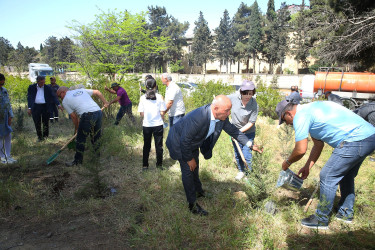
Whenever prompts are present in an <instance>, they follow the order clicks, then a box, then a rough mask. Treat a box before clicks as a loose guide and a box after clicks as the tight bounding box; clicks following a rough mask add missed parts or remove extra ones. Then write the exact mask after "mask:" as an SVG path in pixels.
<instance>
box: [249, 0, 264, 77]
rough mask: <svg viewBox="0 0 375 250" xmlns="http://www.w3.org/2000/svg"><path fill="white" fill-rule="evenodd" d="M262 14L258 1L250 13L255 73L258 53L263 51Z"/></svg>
mask: <svg viewBox="0 0 375 250" xmlns="http://www.w3.org/2000/svg"><path fill="white" fill-rule="evenodd" d="M262 37H263V29H262V15H261V13H260V10H259V7H258V3H257V1H255V2H254V4H253V5H252V6H251V15H250V30H249V52H250V53H251V54H252V58H253V73H256V70H255V60H256V59H257V58H258V53H260V52H261V51H262V43H261V42H262Z"/></svg>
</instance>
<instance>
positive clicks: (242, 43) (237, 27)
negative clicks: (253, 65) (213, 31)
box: [232, 2, 251, 73]
mask: <svg viewBox="0 0 375 250" xmlns="http://www.w3.org/2000/svg"><path fill="white" fill-rule="evenodd" d="M250 15H251V8H250V7H249V6H247V5H246V4H244V3H243V2H242V3H241V5H240V6H239V7H238V9H237V12H236V14H235V15H234V17H233V21H232V25H233V39H234V40H235V47H234V53H233V57H234V58H235V60H237V61H238V69H237V73H240V63H241V61H243V60H246V72H249V59H250V55H249V43H248V40H249V29H250Z"/></svg>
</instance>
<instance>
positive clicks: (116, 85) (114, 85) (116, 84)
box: [111, 82, 120, 88]
mask: <svg viewBox="0 0 375 250" xmlns="http://www.w3.org/2000/svg"><path fill="white" fill-rule="evenodd" d="M118 86H120V84H118V83H117V82H114V83H112V84H111V88H114V87H118Z"/></svg>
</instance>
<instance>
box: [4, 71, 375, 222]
mask: <svg viewBox="0 0 375 250" xmlns="http://www.w3.org/2000/svg"><path fill="white" fill-rule="evenodd" d="M161 80H162V82H163V84H164V85H166V92H165V100H164V99H163V96H161V95H160V94H159V93H158V90H157V84H156V80H155V79H154V78H153V77H152V76H150V75H149V76H147V77H146V81H145V87H146V90H145V91H143V92H144V95H142V96H141V98H140V102H139V106H138V112H139V113H140V116H141V117H142V118H143V124H142V125H143V138H144V145H143V170H148V168H149V154H150V149H151V141H152V137H154V141H155V149H156V167H158V168H162V165H163V130H164V127H165V123H164V119H165V114H166V113H167V112H168V116H169V126H170V129H169V134H168V137H167V140H166V146H167V148H168V150H169V154H170V157H171V158H172V159H174V160H178V161H179V164H180V168H181V173H182V184H183V187H184V190H185V195H186V198H187V202H188V208H189V210H190V211H191V212H192V213H194V214H199V215H204V216H206V215H208V212H207V211H206V210H205V209H204V208H202V207H201V206H200V205H199V204H198V203H197V198H199V197H205V196H207V192H205V190H204V189H203V187H202V183H201V181H200V178H199V152H201V153H202V155H203V156H204V158H205V159H210V158H211V157H212V150H213V148H214V146H215V144H216V142H217V140H218V138H219V136H220V134H221V132H222V130H224V131H225V132H226V133H227V134H229V135H230V136H231V137H232V139H233V148H234V153H235V158H236V161H237V166H238V171H239V172H238V174H237V176H236V177H235V179H237V180H241V179H242V178H246V175H248V174H250V173H251V171H252V168H251V159H252V151H257V152H259V153H262V149H261V148H260V147H259V146H257V145H254V143H253V141H254V138H255V132H256V126H255V123H256V120H257V116H258V111H259V107H258V104H257V102H256V99H255V98H254V95H255V94H256V88H255V85H254V83H253V82H252V81H249V80H245V81H243V82H242V84H241V87H240V90H239V91H238V92H236V93H234V94H231V95H229V96H225V95H218V96H216V97H215V98H214V100H213V101H212V103H211V104H207V105H205V106H202V107H199V108H197V109H195V110H193V111H191V112H189V113H188V114H187V115H185V106H184V102H183V96H182V92H181V89H180V88H179V87H178V85H177V84H176V83H174V82H173V81H172V77H171V76H170V75H169V74H167V73H164V74H162V76H161ZM4 83H5V77H4V75H2V74H0V96H1V99H0V106H1V112H0V114H1V116H0V117H2V119H1V120H0V121H1V124H0V136H1V139H2V148H1V150H0V156H1V162H2V163H13V162H15V160H14V159H13V158H12V157H11V155H10V141H11V132H12V129H11V127H10V126H11V121H12V118H13V112H12V107H11V105H10V102H9V96H8V92H7V90H6V89H5V88H4V87H3V86H4ZM54 89H57V91H56V94H54ZM105 89H106V90H107V91H108V92H110V93H113V94H117V97H116V98H115V99H113V100H112V101H110V102H108V101H107V100H106V99H105V97H104V96H103V94H102V93H101V92H100V91H98V90H90V89H83V88H80V89H74V90H70V89H69V88H67V87H64V86H62V87H59V88H57V87H56V83H55V79H53V78H51V86H48V85H45V78H44V77H43V76H38V77H37V83H35V84H32V85H30V86H29V89H28V98H27V99H28V108H29V109H28V113H29V115H32V117H33V121H34V124H35V128H36V132H37V136H38V139H39V140H43V139H45V138H46V137H48V135H49V130H48V121H49V120H51V121H52V120H54V121H57V119H58V114H57V110H54V107H59V108H61V109H62V106H63V107H64V109H65V110H66V111H67V112H68V113H69V115H70V117H71V119H72V121H73V124H74V126H75V132H76V134H77V137H76V142H77V143H76V153H75V157H74V160H73V161H72V162H69V163H67V165H69V166H73V165H78V164H82V161H83V153H84V150H85V142H86V138H87V136H88V135H90V136H91V141H92V143H93V144H94V145H95V146H94V149H95V150H96V149H98V147H99V145H98V144H97V141H98V139H99V138H100V136H101V124H102V110H101V108H100V107H99V106H98V104H97V103H96V102H95V101H94V100H93V99H92V96H93V95H94V96H97V97H99V99H100V100H101V101H102V102H103V107H104V108H105V107H108V106H109V105H111V104H113V103H115V102H119V104H120V106H121V107H120V110H119V111H118V114H117V116H116V122H115V124H116V125H118V124H119V122H120V120H121V118H122V117H123V116H124V114H127V115H128V116H129V118H130V119H131V121H132V122H134V116H133V114H132V111H131V110H132V103H131V101H130V100H129V97H128V95H127V93H126V91H125V90H124V89H123V88H122V87H120V85H119V84H118V83H112V85H111V89H109V88H107V87H106V88H105ZM59 98H60V99H61V100H62V106H61V105H60V102H59V100H58V99H59ZM300 101H301V98H300V95H299V94H298V89H297V90H293V91H292V93H291V94H290V95H289V96H288V97H287V98H286V99H285V100H283V101H281V102H280V103H278V105H277V107H276V113H277V114H278V116H279V124H282V123H284V122H285V123H286V124H287V125H291V126H293V128H294V130H295V142H296V143H295V147H294V149H293V151H292V153H291V155H290V156H289V157H288V158H287V159H286V160H285V161H284V162H283V163H282V164H281V168H282V169H283V170H287V169H288V168H289V167H290V166H291V165H292V164H293V163H295V162H297V161H298V160H300V159H301V158H302V157H303V156H304V154H305V153H306V152H307V148H308V147H307V146H308V137H309V135H310V136H311V139H312V141H313V144H314V145H313V147H312V150H311V153H310V156H309V157H308V160H307V162H306V164H305V165H304V166H303V167H302V168H301V169H300V170H299V172H298V175H300V176H301V177H302V179H306V178H307V177H308V175H309V172H310V169H311V168H312V167H313V165H314V164H315V163H316V161H317V160H318V158H319V156H320V154H321V152H322V150H323V147H324V143H327V144H328V145H330V146H332V147H333V148H334V150H333V153H332V155H331V157H330V159H329V160H328V161H327V162H326V164H325V166H324V167H323V169H322V170H321V172H320V202H319V205H318V208H317V210H316V212H315V214H313V215H311V216H309V217H307V218H305V219H303V220H302V225H303V226H306V227H311V228H319V229H326V228H328V221H329V215H330V213H331V211H332V208H333V205H334V198H335V194H336V190H337V187H338V186H340V191H341V199H340V201H339V203H338V207H337V213H336V218H337V219H339V220H342V221H345V222H348V223H350V222H352V220H353V216H354V210H353V205H354V200H355V192H354V178H355V177H356V175H357V174H358V170H359V168H360V166H361V164H362V163H363V161H364V159H365V158H366V157H367V156H368V155H370V154H371V153H372V152H373V151H374V150H375V127H374V126H375V124H374V118H375V108H374V103H369V104H366V105H363V107H361V108H360V109H358V110H356V111H355V112H352V111H350V110H348V109H346V108H345V107H343V106H342V105H339V104H337V103H335V102H332V101H316V102H312V103H309V104H300ZM51 113H52V116H50V114H51ZM230 114H232V121H231V122H230V121H229V119H228V117H229V115H230ZM357 114H358V115H357ZM370 123H372V125H371V124H370ZM42 125H43V129H42ZM236 141H238V144H239V146H240V147H239V148H238V147H237V145H236ZM239 150H240V151H242V153H243V156H244V158H245V161H246V164H245V162H243V161H242V158H241V157H240V153H241V152H240V151H239ZM245 166H248V167H247V168H246V167H245Z"/></svg>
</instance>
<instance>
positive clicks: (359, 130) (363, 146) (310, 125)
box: [276, 100, 375, 229]
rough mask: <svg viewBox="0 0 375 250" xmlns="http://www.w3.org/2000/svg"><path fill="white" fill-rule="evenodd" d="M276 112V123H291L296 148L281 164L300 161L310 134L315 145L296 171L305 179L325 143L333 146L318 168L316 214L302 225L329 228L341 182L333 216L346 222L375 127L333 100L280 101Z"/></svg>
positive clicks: (374, 144) (374, 138) (349, 219)
mask: <svg viewBox="0 0 375 250" xmlns="http://www.w3.org/2000/svg"><path fill="white" fill-rule="evenodd" d="M276 112H277V114H278V116H279V124H281V123H283V122H285V123H286V124H288V125H293V127H294V131H295V141H296V144H295V147H294V149H293V152H292V154H291V155H290V156H289V157H288V158H287V159H286V160H285V161H284V162H283V163H282V169H283V170H286V169H288V168H289V167H290V165H291V164H293V163H294V162H296V161H298V160H300V159H301V158H302V157H303V155H304V154H305V153H306V151H307V142H308V136H309V134H310V136H311V139H312V141H313V143H314V146H313V148H312V150H311V153H310V156H309V158H308V160H307V162H306V164H305V166H304V167H302V168H301V169H300V170H299V172H298V174H299V175H301V177H302V179H306V178H307V176H308V175H309V171H310V169H311V168H312V166H313V165H314V164H315V162H316V161H317V160H318V158H319V156H320V153H321V152H322V150H323V147H324V142H325V143H327V144H328V145H330V146H331V147H333V148H334V150H333V152H332V155H331V157H330V158H329V159H328V161H327V162H326V164H325V166H324V167H323V169H322V170H321V171H320V201H319V205H318V207H317V209H316V212H315V214H313V215H311V216H309V217H307V218H305V219H303V220H302V226H305V227H309V228H316V229H328V221H329V214H330V213H331V210H332V206H333V202H334V199H335V195H336V190H337V186H338V185H340V192H341V199H340V201H339V204H338V212H337V214H336V218H337V219H338V220H341V221H344V222H346V223H351V222H352V220H353V215H354V210H353V205H354V198H355V194H354V178H355V177H356V176H357V174H358V170H359V168H360V166H361V164H362V162H363V161H364V159H365V158H366V157H367V156H368V155H369V154H370V153H371V152H373V151H374V149H375V127H373V126H372V125H371V124H369V123H368V122H366V121H365V120H363V119H362V118H361V117H359V116H357V115H356V114H354V113H353V112H351V111H350V110H348V109H346V108H345V107H343V106H340V105H338V104H337V103H334V102H322V101H316V102H312V103H309V104H305V105H296V104H294V103H290V102H287V101H286V100H283V101H281V102H280V103H279V104H277V107H276Z"/></svg>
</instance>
